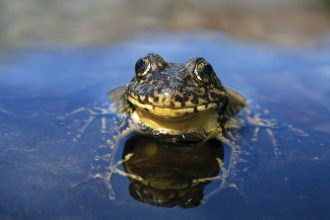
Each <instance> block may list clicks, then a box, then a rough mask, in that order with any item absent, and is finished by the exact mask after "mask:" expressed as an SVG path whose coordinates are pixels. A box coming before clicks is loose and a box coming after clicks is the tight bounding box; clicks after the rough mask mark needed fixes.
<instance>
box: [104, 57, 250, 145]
mask: <svg viewBox="0 0 330 220" xmlns="http://www.w3.org/2000/svg"><path fill="white" fill-rule="evenodd" d="M109 98H110V100H111V101H112V103H113V107H114V109H115V111H116V112H117V113H118V114H119V115H121V117H122V118H126V119H127V126H126V128H125V129H124V130H123V131H122V132H121V133H120V134H118V135H117V136H116V139H120V138H121V137H123V136H125V135H127V134H129V133H131V132H133V131H137V132H138V133H142V134H145V135H151V136H153V137H155V136H157V137H159V138H161V139H166V140H168V141H172V142H176V141H206V140H209V139H212V138H214V139H217V140H219V141H221V142H225V143H227V144H230V145H233V143H230V141H229V140H228V139H227V138H226V132H227V131H228V130H230V129H232V128H238V127H240V123H239V121H238V120H235V118H234V116H235V115H236V114H238V113H239V112H240V111H241V109H243V108H246V107H247V106H248V102H247V100H246V98H245V97H244V96H243V95H241V94H239V93H238V92H236V91H234V90H232V89H230V88H227V87H224V86H223V84H222V82H221V80H220V79H219V77H218V76H217V74H216V73H215V71H214V69H213V67H212V65H211V64H210V63H209V62H208V61H207V60H206V59H204V58H202V57H195V58H191V59H188V60H187V61H186V62H185V63H175V62H167V61H165V60H164V58H162V57H161V56H160V55H158V54H155V53H149V54H147V55H145V56H144V57H141V58H139V59H138V60H137V61H136V64H135V75H134V77H133V78H132V80H131V81H130V83H129V84H128V85H127V86H122V87H120V88H117V89H115V90H113V91H111V92H110V93H109Z"/></svg>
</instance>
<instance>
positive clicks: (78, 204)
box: [0, 32, 330, 219]
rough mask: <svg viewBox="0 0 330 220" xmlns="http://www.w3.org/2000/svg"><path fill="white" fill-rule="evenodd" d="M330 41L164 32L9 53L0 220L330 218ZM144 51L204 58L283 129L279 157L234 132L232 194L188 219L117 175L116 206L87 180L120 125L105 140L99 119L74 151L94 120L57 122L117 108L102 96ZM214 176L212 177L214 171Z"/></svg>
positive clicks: (266, 142) (2, 109)
mask: <svg viewBox="0 0 330 220" xmlns="http://www.w3.org/2000/svg"><path fill="white" fill-rule="evenodd" d="M329 42H330V41H327V40H324V41H321V42H319V44H318V46H316V47H313V48H309V49H302V48H301V49H300V48H276V47H271V46H267V45H261V44H253V43H244V42H240V41H235V40H232V39H230V38H228V37H226V36H224V35H223V34H222V33H218V34H213V35H198V34H195V35H194V34H170V33H162V32H159V33H146V34H144V35H142V36H140V37H138V38H136V39H131V40H128V41H125V42H122V43H117V44H115V45H107V46H102V47H85V48H82V47H80V48H67V47H66V48H61V49H59V48H58V47H42V48H39V49H30V50H24V51H14V52H7V53H2V54H1V61H0V120H1V123H0V129H1V132H0V179H1V181H0V198H1V201H0V218H1V219H23V218H24V219H40V218H43V219H93V218H95V219H100V218H102V219H105V218H107V219H155V218H157V219H168V218H170V219H183V218H184V219H220V218H221V219H328V218H329V217H330V211H329V209H328V207H329V204H330V173H329V168H330V160H329V159H330V149H329V146H330V139H329V135H330V119H329V113H330V102H329V100H330V87H329V83H330V59H329V57H330V44H329ZM148 52H156V53H158V54H160V55H161V56H163V57H164V58H165V59H166V60H168V61H175V62H184V61H186V60H187V59H189V58H191V57H196V56H202V57H204V58H205V59H207V60H208V61H209V62H210V63H211V64H212V65H213V67H214V69H215V70H216V72H217V74H218V76H219V77H220V78H221V80H222V82H223V83H224V85H225V86H228V87H230V88H234V89H236V90H238V91H239V92H240V93H242V94H244V96H245V97H247V98H248V100H249V102H250V108H251V109H253V110H254V111H256V112H258V111H260V112H261V111H262V112H267V113H268V114H267V117H268V118H269V119H276V122H277V123H276V126H275V128H273V129H272V132H273V135H274V137H275V139H276V147H274V146H273V143H272V139H271V138H270V136H269V134H268V133H267V131H266V130H265V129H260V131H259V134H258V140H257V141H253V140H252V137H253V133H254V131H255V127H253V126H251V125H246V126H244V127H243V129H241V130H240V131H239V134H240V139H239V141H238V144H239V145H240V146H241V149H242V153H241V154H239V158H240V160H239V162H238V164H237V166H236V167H235V175H234V174H233V176H231V177H229V178H230V181H232V182H233V183H235V185H237V189H235V188H226V189H223V190H220V191H219V192H217V193H216V194H214V195H213V196H211V197H210V198H209V199H208V200H207V201H205V202H202V203H201V204H195V205H194V207H191V208H182V207H180V206H174V207H172V208H164V207H159V206H154V205H150V204H147V203H146V202H141V201H139V200H138V199H136V198H134V195H133V196H131V194H130V192H129V187H130V180H129V179H128V178H126V177H123V176H120V175H114V176H113V178H112V180H111V184H112V186H113V188H114V191H115V193H116V199H115V200H110V199H109V191H108V188H107V187H106V184H104V182H103V181H100V180H99V179H89V177H91V176H92V175H93V172H94V171H93V169H94V168H95V167H96V166H98V167H102V166H103V167H105V166H106V165H105V164H102V161H101V162H100V161H97V158H98V156H100V155H103V156H104V155H107V152H108V151H109V149H107V148H104V146H105V145H106V140H107V138H108V137H109V136H111V135H113V131H112V130H111V128H113V127H115V126H116V124H114V123H112V122H113V121H114V120H112V117H113V116H109V118H108V119H109V121H108V122H109V123H110V124H109V128H108V131H107V132H105V133H102V132H101V131H100V128H101V118H97V119H96V120H95V121H94V122H93V123H92V124H91V125H90V126H89V127H88V128H86V130H85V132H83V134H82V136H81V137H80V138H79V139H77V140H75V138H76V136H77V134H79V129H81V128H82V126H83V125H84V123H85V121H86V119H88V116H89V115H88V112H81V113H79V114H75V115H72V116H68V117H64V118H61V116H63V115H65V114H66V113H68V112H71V111H73V110H75V109H79V108H81V107H86V108H91V107H93V106H94V107H95V106H104V105H105V106H106V105H108V104H110V103H109V101H108V99H107V92H108V91H110V90H112V89H114V88H117V87H118V86H121V85H124V84H127V83H128V82H129V81H130V79H131V78H132V76H133V75H134V64H135V61H136V60H137V59H138V58H139V57H141V56H143V55H145V54H146V53H148ZM241 117H244V116H241ZM111 123H112V124H111ZM125 141H126V140H122V141H121V146H120V147H119V149H118V153H117V155H116V158H117V159H118V160H119V159H120V158H121V156H122V154H123V151H124V146H123V145H124V144H125ZM211 145H212V146H213V145H214V144H211ZM218 146H219V151H220V152H218V151H216V152H214V154H217V155H219V157H220V158H222V157H224V161H225V162H226V161H227V160H228V156H229V154H228V152H229V151H230V149H229V148H228V146H226V145H224V146H222V145H221V144H218ZM206 149H207V152H206V155H208V154H210V155H212V154H213V153H212V152H213V150H214V149H211V148H210V149H209V147H208V148H206ZM133 150H134V149H133ZM125 151H127V149H126V147H125ZM128 151H132V149H129V150H128ZM223 151H224V152H223ZM210 152H211V153H210ZM165 154H167V152H166V153H165ZM168 154H169V153H168ZM175 154H177V155H180V153H177V152H175ZM205 157H207V158H208V156H205ZM142 158H143V157H142ZM211 158H212V157H211ZM163 159H164V158H163ZM185 160H187V163H188V162H189V159H185ZM211 160H214V158H213V159H211ZM103 162H104V161H103ZM181 162H182V161H181ZM181 166H182V167H185V169H187V167H189V166H190V165H189V166H188V165H187V164H186V163H184V164H181ZM191 166H195V165H191ZM197 166H198V167H199V166H202V165H197ZM210 166H212V164H211V163H210V164H208V165H206V167H207V168H208V167H210ZM121 169H124V168H123V167H121ZM125 169H126V170H127V169H129V168H127V167H126V168H125ZM214 169H215V170H211V171H209V172H211V173H212V172H213V173H214V172H218V170H217V169H218V168H214ZM218 185H219V181H217V180H215V181H213V182H211V183H209V184H207V185H206V186H203V187H205V188H203V190H204V194H205V195H207V194H208V193H210V192H212V190H214V189H215V188H217V186H218ZM135 197H136V196H135Z"/></svg>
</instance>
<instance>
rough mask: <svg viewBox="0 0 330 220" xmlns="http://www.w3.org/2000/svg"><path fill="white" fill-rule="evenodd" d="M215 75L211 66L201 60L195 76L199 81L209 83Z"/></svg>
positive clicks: (196, 67) (197, 65)
mask: <svg viewBox="0 0 330 220" xmlns="http://www.w3.org/2000/svg"><path fill="white" fill-rule="evenodd" d="M212 73H213V68H212V66H211V64H209V63H208V62H206V61H205V60H204V59H201V60H199V61H198V62H197V64H196V66H195V70H194V74H195V76H196V78H197V79H198V80H199V81H203V82H208V81H209V79H210V77H211V75H212Z"/></svg>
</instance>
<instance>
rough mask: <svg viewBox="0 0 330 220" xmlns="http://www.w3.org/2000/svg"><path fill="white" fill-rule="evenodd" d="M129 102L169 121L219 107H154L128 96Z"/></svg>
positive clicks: (205, 105)
mask: <svg viewBox="0 0 330 220" xmlns="http://www.w3.org/2000/svg"><path fill="white" fill-rule="evenodd" d="M128 101H129V102H130V103H132V104H133V105H134V106H135V107H138V108H140V109H144V110H146V111H149V112H150V113H151V114H153V115H155V116H158V117H162V118H169V119H180V118H185V117H187V116H189V115H191V114H193V113H197V112H202V111H205V110H209V109H213V108H216V107H217V104H216V103H213V102H211V103H208V104H203V105H196V106H193V107H190V106H189V107H188V106H186V107H175V106H173V107H169V106H154V105H152V104H151V103H141V102H140V101H138V100H137V99H135V98H134V97H132V96H130V95H129V96H128Z"/></svg>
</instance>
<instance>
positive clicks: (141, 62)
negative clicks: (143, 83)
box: [135, 58, 151, 77]
mask: <svg viewBox="0 0 330 220" xmlns="http://www.w3.org/2000/svg"><path fill="white" fill-rule="evenodd" d="M150 68H151V64H150V62H149V61H148V59H145V58H140V59H138V60H137V61H136V63H135V73H136V75H137V76H139V77H141V76H144V75H146V74H147V73H148V72H149V70H150Z"/></svg>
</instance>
